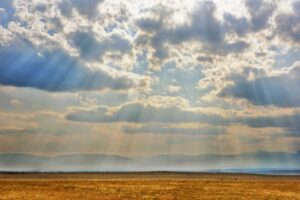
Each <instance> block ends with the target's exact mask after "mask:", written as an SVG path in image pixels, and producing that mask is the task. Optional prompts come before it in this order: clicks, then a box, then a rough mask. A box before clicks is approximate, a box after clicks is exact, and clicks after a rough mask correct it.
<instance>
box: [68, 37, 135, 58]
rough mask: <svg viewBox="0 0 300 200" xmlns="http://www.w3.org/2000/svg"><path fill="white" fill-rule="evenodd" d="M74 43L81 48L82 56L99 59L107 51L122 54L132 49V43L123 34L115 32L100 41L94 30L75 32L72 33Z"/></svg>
mask: <svg viewBox="0 0 300 200" xmlns="http://www.w3.org/2000/svg"><path fill="white" fill-rule="evenodd" d="M71 35H72V36H71V40H72V42H71V43H73V45H74V46H75V47H76V48H78V49H79V51H80V55H81V57H82V58H84V59H87V60H95V59H96V60H97V59H99V58H101V57H102V56H103V55H104V54H105V53H106V52H115V51H118V52H120V53H122V54H124V53H127V52H129V51H130V50H131V43H130V41H129V40H127V39H126V38H123V37H122V35H121V34H117V33H113V34H112V35H110V37H109V38H108V39H104V40H103V41H99V40H97V39H96V36H95V34H94V33H92V32H82V31H78V32H74V33H72V34H71Z"/></svg>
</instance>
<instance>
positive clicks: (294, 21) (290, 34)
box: [275, 1, 300, 42]
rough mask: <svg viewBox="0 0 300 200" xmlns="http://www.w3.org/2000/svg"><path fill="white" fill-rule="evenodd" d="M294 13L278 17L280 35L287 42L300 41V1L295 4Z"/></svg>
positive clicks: (277, 23)
mask: <svg viewBox="0 0 300 200" xmlns="http://www.w3.org/2000/svg"><path fill="white" fill-rule="evenodd" d="M292 6H293V13H288V14H287V13H285V14H280V15H278V16H276V18H275V21H276V25H277V32H278V34H279V35H280V36H281V37H283V38H284V39H285V40H289V41H292V42H299V41H300V14H299V11H300V1H295V2H294V3H293V5H292Z"/></svg>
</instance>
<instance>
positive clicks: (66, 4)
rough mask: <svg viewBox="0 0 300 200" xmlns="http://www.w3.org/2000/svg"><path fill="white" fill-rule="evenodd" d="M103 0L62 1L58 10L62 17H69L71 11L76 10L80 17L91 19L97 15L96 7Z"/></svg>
mask: <svg viewBox="0 0 300 200" xmlns="http://www.w3.org/2000/svg"><path fill="white" fill-rule="evenodd" d="M101 2H103V0H63V1H62V2H61V4H60V10H61V12H62V14H63V15H65V16H67V17H71V14H72V9H73V8H74V9H76V10H77V12H78V13H80V14H81V15H83V16H85V17H88V18H89V19H92V18H94V17H96V16H98V15H99V13H98V6H99V4H100V3H101Z"/></svg>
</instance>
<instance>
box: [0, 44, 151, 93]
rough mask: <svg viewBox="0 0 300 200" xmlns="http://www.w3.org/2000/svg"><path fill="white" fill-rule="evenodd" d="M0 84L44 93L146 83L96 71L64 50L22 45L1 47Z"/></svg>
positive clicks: (128, 86)
mask: <svg viewBox="0 0 300 200" xmlns="http://www.w3.org/2000/svg"><path fill="white" fill-rule="evenodd" d="M0 60H1V62H0V84H2V85H11V86H17V87H32V88H37V89H41V90H47V91H53V92H61V91H81V90H101V89H105V88H108V89H113V90H122V89H128V88H132V87H139V86H142V85H144V84H146V83H145V82H144V81H143V80H141V79H140V78H139V77H135V76H133V77H131V76H130V75H126V74H124V75H121V74H120V73H118V74H110V73H109V72H105V71H103V70H101V69H97V70H92V69H90V68H88V67H87V66H86V65H85V64H84V63H83V62H82V61H80V60H79V59H78V58H76V57H72V56H70V55H69V54H67V53H66V52H65V51H63V50H61V49H52V50H41V51H39V50H38V49H36V48H35V47H34V46H32V45H31V44H29V43H28V42H27V43H24V42H22V41H21V42H20V43H19V44H9V45H8V46H1V47H0Z"/></svg>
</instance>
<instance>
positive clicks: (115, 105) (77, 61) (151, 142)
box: [0, 0, 300, 169]
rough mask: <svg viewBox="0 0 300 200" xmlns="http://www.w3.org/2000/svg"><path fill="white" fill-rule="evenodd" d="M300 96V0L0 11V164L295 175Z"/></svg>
mask: <svg viewBox="0 0 300 200" xmlns="http://www.w3.org/2000/svg"><path fill="white" fill-rule="evenodd" d="M299 86H300V1H299V0H288V1H284V0H276V1H271V0H240V1H232V0H191V1H180V0H154V1H151V2H150V1H143V0H142V1H141V0H130V1H129V0H114V1H109V0H49V1H42V0H0V156H4V155H8V154H15V153H22V154H30V155H39V156H59V155H68V154H101V155H118V156H122V157H126V158H132V157H140V158H149V157H152V156H159V155H168V156H172V155H178V154H180V155H186V156H189V155H211V158H207V159H210V160H211V159H212V160H213V161H211V163H210V165H209V166H210V168H213V166H219V165H222V159H221V158H218V159H219V162H218V159H216V160H214V159H215V157H213V156H212V155H223V156H224V157H226V156H225V155H240V157H239V158H238V159H239V161H240V160H242V161H251V159H252V157H251V159H250V158H249V157H247V156H246V155H248V154H252V153H253V155H257V156H256V158H257V162H256V161H255V162H253V163H254V164H253V167H255V166H257V167H260V166H261V165H260V164H261V163H260V160H261V157H260V156H261V155H262V154H260V152H269V153H270V157H267V159H271V158H274V159H275V158H276V159H275V160H276V162H274V163H272V162H270V163H269V165H270V166H268V167H276V166H279V164H281V166H282V167H284V166H287V167H288V166H290V165H289V164H291V166H292V164H293V166H297V165H298V164H299V163H300V158H299V155H300V154H299V151H300V137H299V136H300V92H299ZM276 152H284V156H282V155H283V154H280V153H279V157H278V155H277V156H276V157H272V156H273V155H275V154H276ZM297 152H298V153H297ZM243 155H244V159H243ZM266 155H267V156H268V155H269V154H264V156H266ZM271 155H272V156H271ZM208 157H209V156H208ZM14 159H16V160H17V158H14ZM205 159H206V158H205ZM234 159H236V158H234ZM20 160H23V158H22V159H21V158H20ZM13 161H14V160H13ZM177 161H178V160H177ZM181 161H182V160H180V159H179V161H178V162H177V164H180V162H181ZM3 162H4V161H3ZM3 162H2V164H3ZM10 162H11V160H10V161H9V163H10ZM24 162H25V161H24ZM39 162H40V161H39ZM147 162H148V161H147ZM147 162H145V163H142V162H141V163H142V164H141V163H139V165H138V166H140V167H141V168H142V167H143V166H144V167H145V166H147V164H148V163H147ZM149 162H150V161H149ZM159 162H160V161H159ZM185 162H186V163H184V164H186V165H187V166H192V165H193V164H195V163H197V165H198V166H200V167H201V162H202V161H201V162H200V161H199V162H196V161H195V163H193V159H191V158H189V159H186V160H185ZM226 162H227V161H226ZM12 163H13V162H12ZM41 163H43V162H42V161H41ZM44 163H48V161H44ZM170 163H172V164H174V166H175V165H176V162H175V161H174V162H173V161H172V162H170ZM246 163H247V162H246ZM2 164H1V163H0V169H3V166H6V165H5V164H7V168H9V166H11V165H8V161H7V163H4V164H3V165H2ZM189 164H190V165H189ZM18 165H21V164H20V163H19V164H17V165H16V166H15V167H18ZM41 165H42V164H41ZM1 166H2V168H1ZM120 166H121V165H120ZM168 166H169V165H168ZM203 166H204V164H203ZM263 166H265V163H263ZM187 168H188V167H187Z"/></svg>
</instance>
